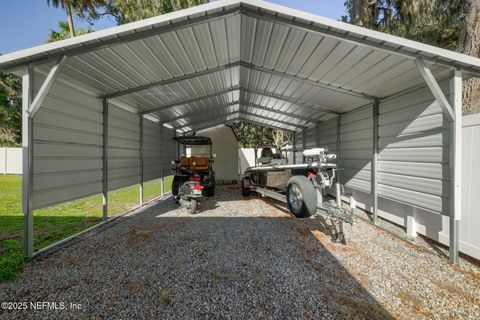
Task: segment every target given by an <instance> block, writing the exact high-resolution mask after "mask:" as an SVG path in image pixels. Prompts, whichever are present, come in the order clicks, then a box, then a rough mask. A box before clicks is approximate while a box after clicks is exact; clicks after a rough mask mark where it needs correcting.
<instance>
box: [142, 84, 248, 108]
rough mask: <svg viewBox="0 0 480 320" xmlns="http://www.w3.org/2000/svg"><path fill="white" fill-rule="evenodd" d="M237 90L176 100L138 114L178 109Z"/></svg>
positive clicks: (234, 87)
mask: <svg viewBox="0 0 480 320" xmlns="http://www.w3.org/2000/svg"><path fill="white" fill-rule="evenodd" d="M239 88H240V87H239V86H233V87H231V88H227V89H225V90H222V91H219V92H214V93H209V94H207V95H204V96H199V97H195V98H192V99H187V100H177V101H175V102H172V103H169V104H167V105H164V106H161V107H157V108H154V109H150V110H146V111H142V112H139V114H142V115H146V114H149V113H153V112H157V111H162V110H165V109H170V108H174V107H179V106H183V105H186V104H190V103H194V102H198V101H201V100H207V99H211V98H215V97H218V96H222V95H224V94H227V93H230V92H235V91H238V90H239Z"/></svg>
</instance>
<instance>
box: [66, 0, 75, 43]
mask: <svg viewBox="0 0 480 320" xmlns="http://www.w3.org/2000/svg"><path fill="white" fill-rule="evenodd" d="M65 11H67V19H68V28H69V29H70V37H71V38H73V37H75V28H74V26H73V16H72V6H71V4H70V1H66V2H65Z"/></svg>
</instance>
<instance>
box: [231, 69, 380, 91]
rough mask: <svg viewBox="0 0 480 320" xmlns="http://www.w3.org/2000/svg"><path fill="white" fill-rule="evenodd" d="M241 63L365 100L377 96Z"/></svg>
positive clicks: (260, 70)
mask: <svg viewBox="0 0 480 320" xmlns="http://www.w3.org/2000/svg"><path fill="white" fill-rule="evenodd" d="M240 65H241V66H242V67H244V68H247V69H250V70H255V71H258V72H264V73H268V74H272V75H275V76H279V77H283V78H287V79H290V80H293V81H298V82H303V83H306V84H309V85H311V86H315V87H319V88H322V89H326V90H331V91H336V92H339V93H343V94H347V95H350V96H354V97H357V98H362V99H365V100H375V99H376V97H375V96H372V95H369V94H366V93H363V92H356V91H353V90H349V89H345V88H342V87H337V86H334V85H331V84H327V83H323V82H319V81H315V80H311V79H307V78H302V77H299V76H296V75H293V74H289V73H286V72H280V71H276V70H272V69H268V68H264V67H260V66H257V65H254V64H251V63H246V62H240Z"/></svg>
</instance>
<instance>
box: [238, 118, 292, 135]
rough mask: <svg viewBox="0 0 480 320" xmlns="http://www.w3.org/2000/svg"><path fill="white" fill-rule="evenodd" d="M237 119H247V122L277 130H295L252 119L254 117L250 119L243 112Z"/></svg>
mask: <svg viewBox="0 0 480 320" xmlns="http://www.w3.org/2000/svg"><path fill="white" fill-rule="evenodd" d="M235 120H242V121H245V122H249V123H251V124H255V125H259V126H264V127H267V128H272V129H276V130H285V131H289V132H294V130H289V129H285V128H283V127H280V126H274V125H269V124H265V123H263V122H260V121H255V120H252V119H248V118H246V117H245V116H242V114H240V115H239V118H238V119H235ZM235 120H232V121H235Z"/></svg>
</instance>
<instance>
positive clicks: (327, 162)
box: [242, 147, 354, 242]
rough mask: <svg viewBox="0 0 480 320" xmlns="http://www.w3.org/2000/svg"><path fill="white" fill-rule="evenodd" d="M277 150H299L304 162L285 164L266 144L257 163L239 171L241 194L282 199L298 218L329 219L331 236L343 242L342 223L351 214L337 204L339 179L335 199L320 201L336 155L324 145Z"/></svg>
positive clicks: (329, 184) (329, 181)
mask: <svg viewBox="0 0 480 320" xmlns="http://www.w3.org/2000/svg"><path fill="white" fill-rule="evenodd" d="M281 151H295V152H299V151H300V152H301V151H303V156H304V158H305V163H300V164H288V161H287V157H286V156H284V155H282V154H281V152H277V153H274V152H273V150H272V148H270V147H266V148H263V149H262V152H261V157H260V158H259V159H258V160H257V165H255V166H254V167H249V168H247V169H246V170H245V172H244V174H243V178H242V195H243V196H245V197H248V196H249V195H250V193H251V192H256V193H257V194H260V195H262V196H267V197H270V198H274V199H277V200H279V201H282V202H285V203H287V205H288V208H289V210H290V212H291V213H292V214H293V215H295V216H296V217H298V218H303V217H307V216H310V215H315V214H319V215H322V216H323V217H324V218H326V219H328V220H330V221H332V225H333V226H334V227H335V235H334V238H335V240H337V241H340V242H345V238H344V235H343V223H344V222H346V223H350V224H352V223H353V215H352V214H351V212H347V210H346V209H345V208H343V207H342V205H341V186H340V183H338V182H337V183H336V184H335V186H336V198H337V201H336V203H332V202H330V201H328V200H327V201H324V198H325V197H326V191H327V189H329V188H331V187H332V186H333V185H334V183H333V181H334V179H335V173H336V171H337V170H338V169H337V165H336V163H335V162H333V160H335V159H336V158H337V156H336V155H335V154H332V153H328V151H327V150H326V149H325V148H313V149H307V150H297V149H290V150H281ZM352 205H354V199H353V198H351V206H352ZM337 227H338V228H337Z"/></svg>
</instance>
